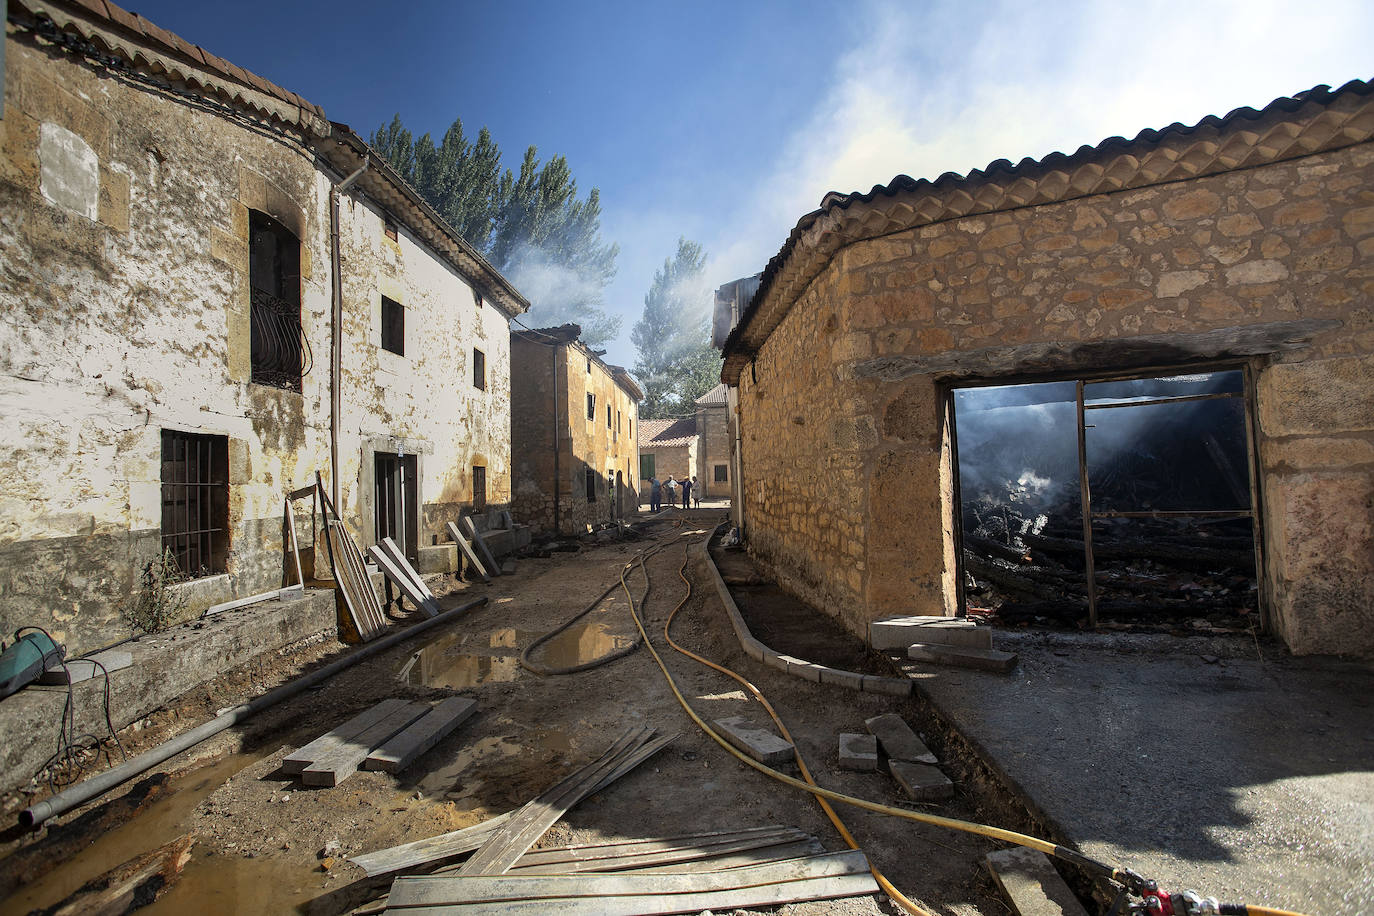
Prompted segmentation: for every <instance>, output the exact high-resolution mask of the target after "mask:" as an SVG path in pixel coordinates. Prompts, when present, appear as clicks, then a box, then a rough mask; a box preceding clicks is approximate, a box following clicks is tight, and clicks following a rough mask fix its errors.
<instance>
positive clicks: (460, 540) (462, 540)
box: [448, 522, 491, 582]
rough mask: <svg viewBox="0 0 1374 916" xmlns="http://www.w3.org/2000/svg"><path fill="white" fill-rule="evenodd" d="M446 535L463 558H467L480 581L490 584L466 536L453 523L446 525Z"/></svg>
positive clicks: (488, 577)
mask: <svg viewBox="0 0 1374 916" xmlns="http://www.w3.org/2000/svg"><path fill="white" fill-rule="evenodd" d="M448 533H449V536H450V537H452V538H453V541H454V543H456V544H457V545H458V549H459V550H461V551H463V556H465V557H467V558H468V562H469V563H471V564H472V568H473V569H475V570H477V574H478V575H479V576H481V577H482V581H483V582H490V581H491V575H490V574H489V573H488V572H487V568H486V566H484V565H482V560H481V559H480V558H479V557H478V556H477V554H476V553H475V552H474V551H473V549H472V545H471V544H469V543H468V538H467V535H465V534H463V532H461V531H459V530H458V526H457V525H455V524H453V522H449V523H448Z"/></svg>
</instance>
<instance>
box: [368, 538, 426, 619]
mask: <svg viewBox="0 0 1374 916" xmlns="http://www.w3.org/2000/svg"><path fill="white" fill-rule="evenodd" d="M367 555H368V556H370V557H371V558H372V559H373V561H374V562H376V564H377V568H378V569H380V570H381V571H382V575H384V576H386V577H387V578H388V579H390V580H391V581H392V582H394V583H396V587H397V588H399V589H400V590H401V592H402V593H403V594H404V595H405V596H406V597H407V598H409V599H410V600H411V603H413V604H414V605H415V606H416V607H417V608H419V609H420V611H421V612H422V613H423V614H424V615H425V616H426V617H434V616H436V615H438V613H439V610H438V607H437V606H436V605H435V603H434V599H433V598H426V597H425V596H424V594H423V593H422V592H421V591H420V590H419V589H417V588H416V587H415V583H414V582H412V581H411V579H410V577H409V576H407V575H406V574H405V572H404V571H403V570H402V569H401V568H400V567H398V566H397V565H396V561H395V560H394V559H393V558H392V557H391V556H390V555H389V554H388V553H387V552H386V551H385V550H384V549H382V547H380V546H378V545H376V544H374V545H373V546H371V547H369V548H367Z"/></svg>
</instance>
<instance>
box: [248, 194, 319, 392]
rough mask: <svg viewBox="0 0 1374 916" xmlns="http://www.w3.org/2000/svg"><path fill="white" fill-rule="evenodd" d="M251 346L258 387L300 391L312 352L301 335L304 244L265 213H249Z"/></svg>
mask: <svg viewBox="0 0 1374 916" xmlns="http://www.w3.org/2000/svg"><path fill="white" fill-rule="evenodd" d="M248 286H249V316H250V317H249V346H250V349H251V356H250V359H251V374H250V376H249V378H250V379H251V380H252V381H253V382H256V383H257V384H259V385H271V386H273V387H275V388H287V389H289V390H291V391H300V390H301V376H302V375H304V374H305V373H306V372H308V371H310V369H309V365H308V363H309V358H310V351H309V346H308V345H307V344H306V342H305V336H304V334H303V333H302V330H301V244H300V241H299V240H298V239H297V238H296V237H295V236H294V235H292V234H291V230H289V229H287V228H286V227H285V226H283V225H282V224H281V223H279V222H277V221H276V220H275V219H273V218H272V217H270V216H268V215H267V214H266V213H259V212H258V211H257V210H250V211H248Z"/></svg>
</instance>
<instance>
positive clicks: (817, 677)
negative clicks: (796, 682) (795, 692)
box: [782, 655, 823, 684]
mask: <svg viewBox="0 0 1374 916" xmlns="http://www.w3.org/2000/svg"><path fill="white" fill-rule="evenodd" d="M782 658H783V660H784V661H786V662H787V673H788V674H790V675H792V676H793V677H799V678H801V679H803V680H807V681H812V682H814V683H817V684H819V683H820V682H821V669H822V667H823V666H821V665H813V664H812V663H811V662H807V661H802V660H801V659H799V658H793V657H792V656H790V655H784V656H782Z"/></svg>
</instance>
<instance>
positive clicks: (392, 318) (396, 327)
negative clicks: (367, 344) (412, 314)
mask: <svg viewBox="0 0 1374 916" xmlns="http://www.w3.org/2000/svg"><path fill="white" fill-rule="evenodd" d="M382 349H383V350H390V351H391V352H392V353H395V354H396V355H397V356H405V353H406V310H405V307H404V306H403V305H401V303H399V302H397V301H396V300H395V299H388V298H387V297H386V296H383V297H382Z"/></svg>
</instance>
